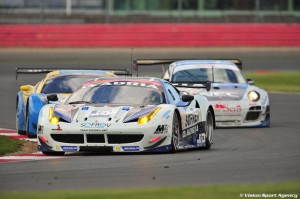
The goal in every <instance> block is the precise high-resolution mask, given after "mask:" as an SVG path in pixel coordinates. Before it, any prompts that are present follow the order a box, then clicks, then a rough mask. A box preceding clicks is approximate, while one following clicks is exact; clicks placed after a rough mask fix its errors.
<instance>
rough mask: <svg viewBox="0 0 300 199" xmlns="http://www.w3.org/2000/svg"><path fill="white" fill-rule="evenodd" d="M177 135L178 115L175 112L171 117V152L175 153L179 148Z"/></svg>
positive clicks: (178, 133) (178, 126)
mask: <svg viewBox="0 0 300 199" xmlns="http://www.w3.org/2000/svg"><path fill="white" fill-rule="evenodd" d="M179 135H180V121H179V117H178V114H177V113H176V112H175V113H174V116H173V124H172V142H171V147H172V148H171V152H173V153H176V152H177V151H178V148H179Z"/></svg>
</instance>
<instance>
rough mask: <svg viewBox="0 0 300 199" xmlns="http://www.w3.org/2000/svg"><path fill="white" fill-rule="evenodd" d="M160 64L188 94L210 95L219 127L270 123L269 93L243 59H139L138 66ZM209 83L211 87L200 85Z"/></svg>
mask: <svg viewBox="0 0 300 199" xmlns="http://www.w3.org/2000/svg"><path fill="white" fill-rule="evenodd" d="M157 64H159V65H163V66H164V69H165V72H164V75H163V79H165V80H168V81H170V82H171V83H172V84H173V85H175V86H176V87H178V88H179V89H180V90H182V91H184V92H186V93H189V94H196V93H201V94H202V95H204V96H206V97H207V99H208V100H209V101H210V102H211V103H212V105H213V108H214V112H215V117H216V126H217V127H268V126H270V105H269V96H268V93H267V92H266V91H265V90H263V89H261V88H258V87H256V86H253V84H254V81H253V80H252V79H246V78H245V77H244V75H243V74H242V72H241V68H242V62H241V61H240V60H237V59H232V60H183V61H176V60H136V61H135V65H136V67H135V68H136V69H137V68H138V67H137V66H138V65H157ZM206 84H208V85H209V87H210V89H208V90H207V89H203V88H200V89H199V88H198V87H199V86H200V87H201V86H202V85H206ZM202 87H203V86H202Z"/></svg>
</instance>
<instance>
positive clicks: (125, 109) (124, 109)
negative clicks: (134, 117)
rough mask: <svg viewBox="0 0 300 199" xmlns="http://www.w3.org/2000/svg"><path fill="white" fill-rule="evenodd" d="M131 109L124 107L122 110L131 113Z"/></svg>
mask: <svg viewBox="0 0 300 199" xmlns="http://www.w3.org/2000/svg"><path fill="white" fill-rule="evenodd" d="M129 109H130V107H123V108H122V110H123V111H129Z"/></svg>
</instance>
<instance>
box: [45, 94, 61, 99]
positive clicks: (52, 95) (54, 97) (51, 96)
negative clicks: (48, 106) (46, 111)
mask: <svg viewBox="0 0 300 199" xmlns="http://www.w3.org/2000/svg"><path fill="white" fill-rule="evenodd" d="M47 99H48V100H49V101H58V97H57V95H56V94H49V95H47Z"/></svg>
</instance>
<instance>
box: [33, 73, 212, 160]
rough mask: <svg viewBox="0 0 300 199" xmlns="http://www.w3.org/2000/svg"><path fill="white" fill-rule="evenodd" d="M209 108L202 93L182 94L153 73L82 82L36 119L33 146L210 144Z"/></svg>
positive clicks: (136, 148)
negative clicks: (36, 141) (65, 99)
mask: <svg viewBox="0 0 300 199" xmlns="http://www.w3.org/2000/svg"><path fill="white" fill-rule="evenodd" d="M213 129H214V111H213V108H212V106H211V105H210V104H209V102H208V100H207V99H206V98H205V97H203V96H201V95H198V94H196V95H182V93H181V92H180V91H179V90H177V89H176V88H175V87H174V86H172V85H171V84H170V83H169V82H167V81H164V80H162V79H157V78H110V79H102V80H94V81H89V82H86V83H85V84H84V85H83V87H82V88H81V89H79V90H77V91H75V92H74V93H73V94H72V95H71V96H70V97H69V98H68V100H67V101H66V102H65V103H64V104H60V105H57V104H48V105H46V106H44V107H43V108H42V109H41V112H40V115H39V120H38V149H39V150H40V151H42V152H43V153H44V154H48V155H58V154H64V153H65V152H77V151H105V152H166V151H172V152H176V151H177V150H180V149H189V148H198V147H204V148H206V149H209V148H210V147H211V145H212V143H213Z"/></svg>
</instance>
